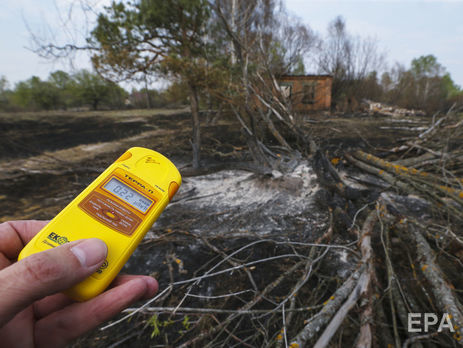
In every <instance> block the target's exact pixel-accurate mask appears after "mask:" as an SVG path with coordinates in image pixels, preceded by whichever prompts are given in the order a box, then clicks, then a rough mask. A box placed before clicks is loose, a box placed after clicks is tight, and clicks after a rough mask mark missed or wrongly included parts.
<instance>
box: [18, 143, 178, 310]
mask: <svg viewBox="0 0 463 348" xmlns="http://www.w3.org/2000/svg"><path fill="white" fill-rule="evenodd" d="M181 181H182V178H181V176H180V173H179V171H178V170H177V168H176V167H175V166H174V165H173V163H172V162H171V161H169V160H168V159H167V158H166V157H164V156H163V155H161V154H160V153H158V152H155V151H153V150H149V149H145V148H141V147H133V148H130V149H129V150H127V151H126V152H125V153H124V154H123V155H122V156H121V157H119V159H117V160H116V161H115V162H114V163H113V164H111V165H110V166H109V167H108V168H107V169H106V170H105V171H104V172H103V173H102V174H101V175H100V176H98V178H96V179H95V181H93V182H92V183H91V184H90V185H89V186H88V187H87V188H86V189H85V190H83V191H82V192H81V193H80V194H79V195H78V196H77V197H76V198H75V199H74V200H73V201H72V202H71V203H69V204H68V205H67V206H66V207H65V208H64V209H63V210H62V211H61V212H60V213H59V214H58V215H56V217H55V218H54V219H53V220H51V221H50V222H49V223H48V224H47V225H46V226H45V227H44V228H43V229H42V230H41V231H40V232H39V233H38V234H37V235H36V236H35V237H34V238H33V239H32V240H31V241H30V242H29V243H28V244H27V245H26V246H25V248H24V249H23V250H22V251H21V253H20V255H19V260H21V259H23V258H25V257H27V256H29V255H31V254H34V253H38V252H40V251H44V250H47V249H50V248H54V247H56V246H58V245H61V244H64V243H68V242H71V241H75V240H78V239H84V238H99V239H101V240H103V241H104V242H105V243H106V245H107V246H108V256H107V258H106V260H105V261H104V263H103V265H102V266H101V267H100V268H99V269H98V270H97V271H96V272H95V273H94V274H92V275H91V276H90V277H88V278H87V279H85V280H84V281H82V282H81V283H79V284H77V285H76V286H74V287H72V288H70V289H69V290H67V291H65V293H66V294H67V295H69V296H70V297H72V298H74V299H76V300H79V301H85V300H87V299H90V298H92V297H94V296H96V295H98V294H99V293H101V292H102V291H104V290H105V289H106V287H107V286H108V285H109V284H110V283H111V281H112V280H113V279H114V278H115V277H116V275H117V274H118V273H119V271H120V270H121V268H122V266H123V265H124V264H125V263H126V262H127V260H128V259H129V257H130V255H132V253H133V251H134V250H135V248H136V247H137V245H138V244H139V243H140V241H141V240H142V239H143V237H144V236H145V234H146V232H147V231H148V230H149V229H150V228H151V226H152V225H153V224H154V222H155V221H156V220H157V218H158V217H159V215H160V214H161V212H162V211H163V210H164V208H165V207H166V206H167V204H168V203H169V202H170V200H171V199H172V197H173V196H174V195H175V193H176V192H177V190H178V188H179V187H180V184H181Z"/></svg>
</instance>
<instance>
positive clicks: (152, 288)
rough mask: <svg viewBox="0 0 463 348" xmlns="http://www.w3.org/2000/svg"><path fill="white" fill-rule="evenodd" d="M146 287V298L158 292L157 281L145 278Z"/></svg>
mask: <svg viewBox="0 0 463 348" xmlns="http://www.w3.org/2000/svg"><path fill="white" fill-rule="evenodd" d="M144 279H145V282H146V286H147V288H148V293H147V294H146V295H147V296H148V297H152V296H154V294H156V293H157V292H158V287H159V285H158V281H157V280H156V279H154V278H151V277H145V278H144Z"/></svg>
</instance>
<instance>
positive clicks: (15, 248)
mask: <svg viewBox="0 0 463 348" xmlns="http://www.w3.org/2000/svg"><path fill="white" fill-rule="evenodd" d="M47 223H48V221H39V220H24V221H8V222H4V223H2V224H0V253H2V254H3V255H5V256H6V257H7V258H8V259H10V260H13V259H16V258H17V257H18V255H19V253H20V251H21V250H22V249H23V248H24V246H25V245H26V244H27V243H28V242H29V241H30V240H31V239H32V237H34V236H35V235H36V234H37V232H39V231H40V230H41V229H42V228H43V227H44V226H45V225H46V224H47Z"/></svg>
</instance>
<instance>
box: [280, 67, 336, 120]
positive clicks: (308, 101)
mask: <svg viewBox="0 0 463 348" xmlns="http://www.w3.org/2000/svg"><path fill="white" fill-rule="evenodd" d="M277 80H278V84H279V86H280V89H281V93H282V94H283V96H284V97H286V98H290V100H291V104H292V106H293V110H294V111H296V112H308V111H317V110H326V109H329V108H330V105H331V85H332V82H333V77H332V76H329V75H282V76H279V77H278V79H277Z"/></svg>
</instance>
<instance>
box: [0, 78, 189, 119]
mask: <svg viewBox="0 0 463 348" xmlns="http://www.w3.org/2000/svg"><path fill="white" fill-rule="evenodd" d="M185 102H186V94H185V92H184V88H182V87H181V86H179V85H178V84H176V83H174V84H172V85H171V86H170V87H169V88H167V89H165V90H155V89H144V88H141V89H132V90H131V92H130V93H129V92H128V91H126V90H125V89H123V88H122V87H120V86H119V85H118V84H116V83H114V82H111V81H108V80H105V79H103V78H102V77H101V76H99V75H98V74H96V73H92V72H90V71H88V70H81V71H78V72H76V73H74V74H69V73H66V72H64V71H61V70H58V71H55V72H52V73H51V74H50V75H49V77H48V78H47V79H46V80H42V79H40V78H39V77H37V76H33V77H31V78H30V79H28V80H26V81H21V82H18V83H16V84H15V85H14V87H13V88H10V84H9V82H8V80H7V79H6V78H5V77H0V111H10V112H11V111H40V110H87V109H92V110H97V109H123V108H147V107H165V106H168V105H180V104H182V103H185Z"/></svg>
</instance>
